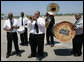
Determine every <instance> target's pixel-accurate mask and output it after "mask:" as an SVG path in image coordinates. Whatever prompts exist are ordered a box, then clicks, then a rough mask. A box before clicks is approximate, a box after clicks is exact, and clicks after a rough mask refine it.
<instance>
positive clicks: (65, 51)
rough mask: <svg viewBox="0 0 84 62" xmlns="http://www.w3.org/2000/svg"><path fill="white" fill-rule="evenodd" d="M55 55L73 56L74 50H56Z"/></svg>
mask: <svg viewBox="0 0 84 62" xmlns="http://www.w3.org/2000/svg"><path fill="white" fill-rule="evenodd" d="M54 52H55V55H59V56H70V55H73V51H72V49H55V50H54Z"/></svg>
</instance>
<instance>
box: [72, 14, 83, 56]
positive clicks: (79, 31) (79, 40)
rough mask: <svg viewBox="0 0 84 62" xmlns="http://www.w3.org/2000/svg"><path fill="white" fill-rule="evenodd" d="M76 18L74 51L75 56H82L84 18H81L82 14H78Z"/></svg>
mask: <svg viewBox="0 0 84 62" xmlns="http://www.w3.org/2000/svg"><path fill="white" fill-rule="evenodd" d="M75 18H76V20H77V21H76V22H75V26H76V36H75V37H74V39H73V52H74V56H81V54H82V52H81V49H82V44H83V20H82V19H81V15H80V14H76V15H75ZM73 28H74V26H73Z"/></svg>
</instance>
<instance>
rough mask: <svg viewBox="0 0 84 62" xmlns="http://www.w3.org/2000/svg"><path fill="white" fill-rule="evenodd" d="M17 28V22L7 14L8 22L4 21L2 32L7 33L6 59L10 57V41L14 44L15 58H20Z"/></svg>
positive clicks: (10, 14)
mask: <svg viewBox="0 0 84 62" xmlns="http://www.w3.org/2000/svg"><path fill="white" fill-rule="evenodd" d="M18 28H19V26H18V22H17V20H15V19H13V14H12V13H9V14H8V20H5V23H4V30H5V31H7V55H6V58H8V57H9V56H10V55H11V50H12V40H13V42H14V47H15V51H16V54H17V56H21V53H20V50H19V46H18V36H17V32H16V31H17V29H18Z"/></svg>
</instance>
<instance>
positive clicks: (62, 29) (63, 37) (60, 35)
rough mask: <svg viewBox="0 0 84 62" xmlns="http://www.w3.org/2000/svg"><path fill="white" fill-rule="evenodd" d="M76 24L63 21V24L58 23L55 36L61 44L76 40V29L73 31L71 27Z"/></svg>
mask: <svg viewBox="0 0 84 62" xmlns="http://www.w3.org/2000/svg"><path fill="white" fill-rule="evenodd" d="M73 25H74V24H72V23H70V22H67V21H63V22H61V23H58V24H57V25H55V27H54V35H55V38H56V39H57V40H58V41H60V42H70V41H72V39H73V38H74V36H75V34H76V31H75V27H74V28H73V29H72V28H71V27H72V26H73Z"/></svg>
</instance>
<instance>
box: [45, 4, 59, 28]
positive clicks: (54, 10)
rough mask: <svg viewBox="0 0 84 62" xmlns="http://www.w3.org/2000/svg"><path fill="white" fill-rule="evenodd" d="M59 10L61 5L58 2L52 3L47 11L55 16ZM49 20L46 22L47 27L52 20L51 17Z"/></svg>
mask: <svg viewBox="0 0 84 62" xmlns="http://www.w3.org/2000/svg"><path fill="white" fill-rule="evenodd" d="M58 11H59V5H58V4H57V3H50V4H49V5H48V7H47V13H48V14H49V15H53V16H55V15H56V14H57V13H58ZM47 20H48V21H47V22H46V25H45V27H46V28H47V27H48V25H49V24H50V21H51V20H50V19H47Z"/></svg>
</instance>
